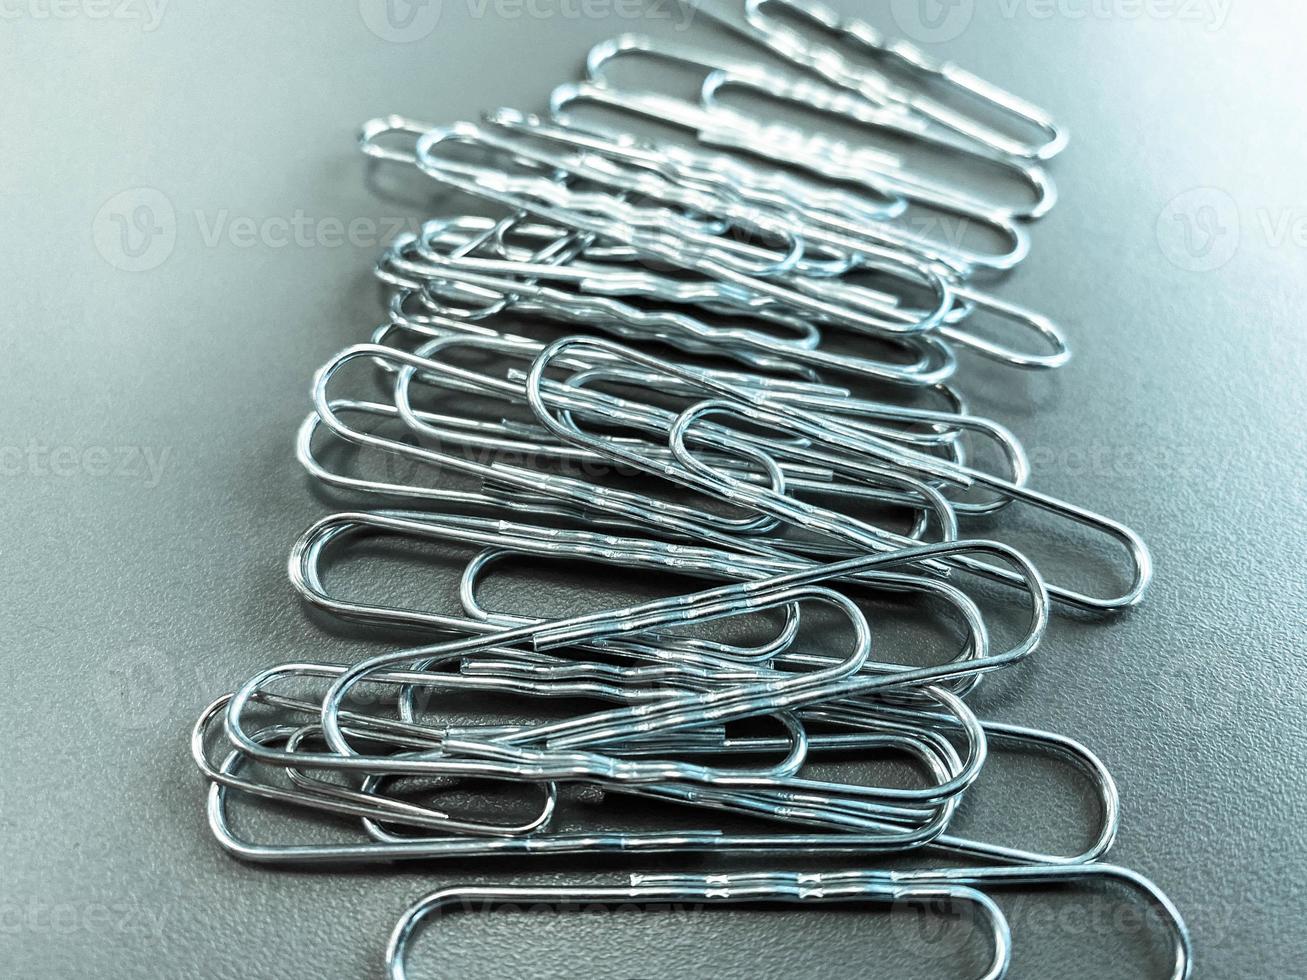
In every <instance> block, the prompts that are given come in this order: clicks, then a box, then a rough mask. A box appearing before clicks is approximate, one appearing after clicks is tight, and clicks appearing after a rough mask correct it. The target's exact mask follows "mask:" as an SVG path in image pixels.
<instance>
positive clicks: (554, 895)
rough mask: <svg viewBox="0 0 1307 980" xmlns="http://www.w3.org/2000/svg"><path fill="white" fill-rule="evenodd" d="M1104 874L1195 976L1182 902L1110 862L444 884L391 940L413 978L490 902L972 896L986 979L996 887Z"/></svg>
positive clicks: (1000, 951)
mask: <svg viewBox="0 0 1307 980" xmlns="http://www.w3.org/2000/svg"><path fill="white" fill-rule="evenodd" d="M1096 881H1104V882H1111V883H1114V884H1118V885H1124V886H1125V887H1127V888H1129V889H1130V890H1131V891H1134V892H1136V893H1138V894H1139V895H1140V896H1141V897H1142V899H1143V901H1144V902H1146V903H1147V904H1148V905H1149V906H1151V907H1152V908H1153V909H1154V910H1155V911H1156V912H1157V914H1158V916H1159V918H1160V919H1161V921H1162V923H1163V924H1164V925H1165V926H1166V927H1167V929H1168V931H1169V933H1170V936H1171V940H1172V965H1171V968H1170V970H1169V972H1168V974H1167V976H1168V980H1189V977H1191V976H1192V974H1193V947H1192V941H1191V939H1190V936H1189V929H1188V927H1187V926H1186V925H1185V922H1184V919H1183V918H1182V917H1181V915H1180V912H1179V910H1178V909H1177V908H1176V907H1175V905H1174V903H1172V902H1171V900H1170V899H1169V898H1167V896H1166V895H1165V894H1164V893H1163V892H1162V891H1161V889H1159V888H1158V887H1157V886H1156V885H1154V884H1153V883H1152V882H1151V881H1149V880H1148V879H1147V878H1144V877H1143V876H1142V875H1139V874H1137V873H1135V872H1133V871H1129V870H1127V869H1125V868H1119V867H1115V866H1113V865H1108V864H1088V865H1082V866H1080V867H1072V868H1058V867H1041V866H1032V867H1016V868H956V869H950V870H941V871H848V872H835V873H809V872H792V871H774V872H768V873H760V874H757V873H748V872H742V873H738V874H714V875H692V874H685V875H632V876H631V879H630V885H629V886H627V887H599V886H591V887H563V888H530V887H478V886H461V887H450V888H443V889H441V890H440V891H436V892H433V893H431V894H430V895H427V896H425V897H423V898H421V899H419V900H418V901H417V902H414V903H413V904H412V905H411V906H409V908H408V909H406V910H405V912H404V914H403V915H402V916H401V917H400V919H399V921H398V922H397V923H396V925H395V928H394V930H393V931H392V932H391V935H390V942H389V943H388V944H387V946H386V968H387V970H388V972H389V976H390V977H391V980H405V978H406V977H407V976H408V973H407V970H406V962H407V958H408V951H409V947H410V946H411V945H412V943H413V941H414V939H415V937H416V935H417V934H418V930H419V929H420V928H421V927H422V926H423V925H424V924H425V920H427V919H430V918H432V917H434V916H443V915H446V914H448V913H449V912H451V911H458V910H460V909H461V910H463V911H469V910H472V909H488V908H492V907H495V906H497V905H503V904H507V903H514V904H526V903H534V904H547V905H559V906H563V907H587V906H592V905H597V906H629V905H632V904H639V905H651V904H659V903H662V904H665V903H668V902H694V903H696V904H700V905H711V906H715V905H728V904H738V903H749V904H755V905H757V904H777V903H779V904H787V905H788V904H799V905H813V904H815V905H820V904H824V903H840V902H842V903H846V904H847V903H850V902H854V903H863V902H873V903H906V904H909V905H911V904H914V903H927V904H928V905H929V906H930V907H931V908H932V909H935V908H938V907H939V906H940V905H941V904H948V905H954V904H957V903H967V904H970V905H973V906H974V907H975V908H976V909H977V910H978V911H979V912H980V913H981V918H980V921H981V922H983V923H984V927H982V929H983V933H985V934H988V935H989V937H990V942H991V943H992V948H993V950H994V959H993V961H992V962H991V964H990V965H989V967H988V968H987V969H986V972H985V973H984V974H982V976H983V977H985V978H987V980H1001V978H1003V977H1005V976H1007V973H1008V969H1009V967H1010V964H1011V953H1012V940H1011V932H1010V929H1009V926H1008V923H1007V920H1006V918H1005V917H1004V915H1003V912H1002V911H1001V909H1000V908H999V907H998V905H997V904H996V903H995V902H994V901H993V899H992V898H990V897H989V895H988V894H987V892H988V890H991V889H1010V888H1018V887H1023V888H1028V887H1049V886H1055V885H1068V884H1082V883H1088V882H1096Z"/></svg>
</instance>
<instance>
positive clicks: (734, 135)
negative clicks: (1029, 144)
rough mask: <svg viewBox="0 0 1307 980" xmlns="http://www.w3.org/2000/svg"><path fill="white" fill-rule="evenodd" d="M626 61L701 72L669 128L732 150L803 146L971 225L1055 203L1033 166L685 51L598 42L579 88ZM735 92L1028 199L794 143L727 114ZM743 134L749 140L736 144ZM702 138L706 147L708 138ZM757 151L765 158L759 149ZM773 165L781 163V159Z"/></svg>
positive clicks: (801, 81)
mask: <svg viewBox="0 0 1307 980" xmlns="http://www.w3.org/2000/svg"><path fill="white" fill-rule="evenodd" d="M632 55H634V56H638V57H641V58H643V59H651V60H654V61H662V62H667V63H671V64H673V65H677V66H684V67H690V68H694V69H699V70H702V71H704V72H705V75H704V80H703V83H702V87H701V90H700V103H699V107H698V109H699V111H697V112H696V110H695V109H694V108H691V107H689V106H685V107H684V108H682V109H681V111H680V112H679V113H678V114H677V121H678V122H680V123H683V124H685V125H689V126H692V127H693V128H696V129H703V130H704V132H705V133H706V134H712V133H718V134H720V135H721V136H723V137H725V138H726V139H728V140H732V141H734V140H739V141H740V145H739V146H737V148H738V149H742V150H744V149H748V148H749V146H750V145H752V144H776V145H778V146H781V147H786V148H789V149H793V148H794V147H796V146H798V147H801V146H808V147H810V148H811V149H813V150H814V151H816V155H817V156H818V157H822V156H825V157H828V158H830V160H831V163H832V164H833V163H834V161H837V160H844V161H847V163H848V164H850V165H852V164H854V163H855V162H856V165H857V168H858V169H859V170H861V171H862V176H864V178H865V179H866V180H868V181H869V182H870V183H871V184H872V185H873V186H876V185H879V188H880V191H881V193H882V194H884V195H885V196H886V197H887V198H889V199H893V198H895V197H903V198H908V199H911V200H914V201H917V202H919V203H922V204H928V205H933V206H935V207H937V208H939V209H940V210H944V211H951V212H953V213H956V214H960V215H963V216H968V217H972V218H974V219H975V220H978V221H985V222H999V221H1002V220H1011V219H1013V218H1021V219H1026V220H1033V219H1036V218H1040V217H1043V216H1044V215H1046V214H1047V213H1048V212H1049V211H1051V210H1052V208H1053V205H1054V204H1055V203H1056V201H1057V192H1056V189H1055V188H1054V186H1053V183H1052V180H1051V179H1050V178H1049V176H1048V174H1047V172H1046V171H1045V170H1044V169H1043V168H1042V167H1040V166H1038V165H1037V164H1032V163H1030V162H1029V161H1025V160H1019V159H1015V158H1013V157H1011V156H1008V155H1006V154H1002V153H996V152H992V151H988V150H986V149H985V148H983V147H981V146H978V145H976V144H974V143H971V142H969V141H962V140H958V139H957V138H955V137H952V136H941V135H940V134H939V133H938V132H937V131H936V130H935V129H933V128H932V127H931V126H929V125H928V124H926V123H925V122H924V120H921V119H919V118H917V117H914V116H910V115H904V114H903V113H902V112H895V111H891V110H886V109H883V108H880V107H879V106H876V105H874V104H872V103H871V102H868V101H867V100H866V99H863V98H862V97H860V96H858V95H855V94H853V93H851V92H849V91H847V90H844V89H839V88H832V87H830V86H828V85H825V84H823V83H820V82H814V81H812V80H810V79H807V78H802V77H797V76H790V75H787V74H785V73H783V72H778V71H773V70H770V69H767V68H763V67H762V66H760V65H756V64H751V63H747V62H741V61H737V60H734V59H724V58H722V57H721V56H720V55H717V54H713V53H710V52H707V51H703V50H700V49H697V48H693V47H690V46H688V45H681V44H676V43H675V42H670V41H664V40H660V39H654V38H650V37H644V36H641V35H636V34H624V35H622V36H621V37H617V38H614V39H612V40H610V41H601V42H600V43H599V44H597V45H595V47H593V48H592V49H591V50H590V53H589V56H588V57H587V59H586V75H587V81H589V82H590V83H593V84H594V85H598V86H602V87H604V88H607V89H612V90H614V91H615V92H616V91H618V90H620V88H621V87H620V86H615V85H614V84H613V83H612V82H611V81H610V80H609V77H608V72H607V68H608V65H609V63H610V62H612V61H614V60H615V59H618V58H621V57H623V56H632ZM737 88H738V89H740V90H742V91H743V92H745V93H749V94H753V95H755V96H757V95H761V96H764V97H766V98H769V99H772V100H775V101H778V102H780V103H782V104H784V105H788V106H789V107H791V108H794V107H797V108H801V109H803V110H805V111H807V112H809V113H811V114H813V116H814V119H815V120H820V119H821V117H822V116H830V117H832V118H834V119H836V120H840V121H842V122H845V123H850V122H851V123H855V124H857V126H858V127H860V128H865V129H870V130H883V131H885V132H887V133H890V134H893V135H895V136H898V137H902V138H906V139H907V140H909V141H910V142H912V143H914V144H917V145H920V146H924V147H928V148H930V149H932V150H935V151H937V152H938V153H939V154H940V155H942V156H944V157H946V158H948V157H951V158H954V159H956V160H958V161H959V162H961V163H965V164H968V165H970V166H972V167H973V168H975V169H980V170H985V171H989V172H997V173H1003V174H1005V175H1006V176H1007V177H1008V178H1010V179H1013V180H1014V181H1015V182H1016V183H1018V184H1020V185H1022V186H1023V187H1024V189H1025V193H1027V194H1029V200H1028V201H1026V202H1025V203H1016V204H1005V203H1003V202H1000V201H994V200H987V199H986V198H984V197H982V196H981V195H979V194H978V193H976V192H969V191H965V190H963V189H961V188H960V187H958V186H955V185H953V184H946V183H941V182H939V181H938V180H933V179H930V178H927V177H925V176H923V175H920V174H914V173H913V172H912V171H911V170H910V169H909V168H907V167H906V166H905V164H904V161H903V160H902V159H901V158H900V157H898V156H896V155H894V154H893V153H890V152H889V151H884V150H880V149H874V148H871V147H857V148H854V147H852V146H849V145H848V144H846V143H842V142H840V141H838V140H833V139H829V138H826V139H823V138H822V137H820V136H812V137H809V138H807V139H805V138H803V137H801V136H800V130H798V129H796V128H794V127H792V126H790V125H786V124H781V123H778V122H776V121H768V122H766V123H762V122H760V121H759V122H755V121H753V120H751V119H750V118H749V117H748V116H745V115H743V114H742V113H738V112H733V111H732V110H730V109H729V108H728V106H727V104H726V102H725V100H724V99H723V98H722V96H723V93H724V92H726V91H728V90H731V89H737ZM618 97H619V98H625V99H634V100H635V101H637V102H638V100H639V95H638V94H635V93H629V92H621V93H620V95H619V96H618ZM659 98H663V99H665V98H667V97H666V96H662V97H659ZM664 104H665V105H666V104H667V103H664ZM746 133H747V134H749V135H750V137H751V138H750V139H748V140H744V139H741V137H743V136H744V135H745V134H746ZM708 139H709V140H711V136H709V137H708ZM759 152H770V151H768V150H766V149H763V150H761V151H759ZM777 159H778V160H784V159H785V157H780V158H777ZM885 217H889V216H888V215H886V216H885Z"/></svg>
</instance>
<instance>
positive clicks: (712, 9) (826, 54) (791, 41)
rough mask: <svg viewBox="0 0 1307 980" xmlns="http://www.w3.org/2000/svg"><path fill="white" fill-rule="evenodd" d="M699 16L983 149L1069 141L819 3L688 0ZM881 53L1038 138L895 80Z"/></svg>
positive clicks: (1015, 103) (1007, 97) (1058, 145)
mask: <svg viewBox="0 0 1307 980" xmlns="http://www.w3.org/2000/svg"><path fill="white" fill-rule="evenodd" d="M683 2H685V3H687V5H688V6H689V7H690V8H691V9H693V10H694V11H696V12H698V13H704V14H707V15H708V16H709V17H711V18H713V19H714V20H716V21H718V22H719V23H721V24H724V25H725V26H727V27H730V28H731V29H733V30H735V31H737V32H739V33H740V34H741V35H743V36H744V37H746V38H748V39H749V40H751V41H754V42H755V43H758V44H760V45H762V46H763V47H766V48H767V49H768V50H770V51H772V52H774V53H775V54H778V55H780V56H781V57H782V58H784V59H785V60H787V61H789V62H791V63H792V64H795V65H798V66H801V67H802V68H805V69H807V70H808V71H811V72H813V73H814V74H816V75H819V76H820V77H822V78H824V79H826V81H828V82H830V83H831V84H833V85H837V86H839V87H841V88H845V89H848V90H850V91H852V92H857V93H858V94H859V95H861V96H862V97H863V98H865V99H867V100H868V101H869V102H872V103H874V104H876V105H881V106H889V107H895V108H899V109H903V110H907V111H910V112H913V113H916V114H918V115H919V116H921V117H924V118H926V119H929V120H930V121H931V122H933V123H937V124H939V125H941V126H943V127H945V128H946V129H949V130H952V131H953V132H955V133H958V134H960V135H962V136H964V137H966V138H967V139H970V140H974V141H975V142H977V143H979V144H981V145H982V146H985V147H988V148H989V149H992V150H996V151H998V152H1000V153H1007V154H1010V155H1012V156H1017V157H1032V158H1036V159H1040V160H1049V159H1051V158H1053V157H1054V156H1056V155H1057V154H1058V153H1060V152H1062V150H1063V149H1065V148H1066V145H1067V142H1068V134H1067V132H1066V130H1065V129H1063V128H1062V127H1060V126H1058V125H1057V124H1056V123H1055V122H1054V121H1053V120H1052V118H1051V117H1050V116H1049V115H1048V114H1047V113H1046V112H1044V111H1043V110H1042V109H1039V108H1038V107H1036V106H1034V105H1032V104H1031V103H1029V102H1027V101H1025V100H1024V99H1020V98H1017V97H1016V96H1015V95H1012V94H1011V93H1009V92H1005V91H1003V90H1002V89H1000V88H998V87H997V86H995V85H992V84H990V83H989V82H987V81H985V80H984V79H982V78H979V77H977V76H976V75H973V74H972V73H971V72H969V71H967V70H966V69H964V68H960V67H959V66H957V65H955V64H953V63H952V62H939V61H936V60H934V59H933V58H931V57H930V56H929V55H927V54H926V53H925V52H923V51H922V50H921V49H920V48H918V47H916V46H915V45H913V44H909V43H908V42H907V41H903V40H894V41H890V40H887V39H886V38H885V37H884V36H883V35H882V34H881V33H880V32H879V31H878V30H876V29H875V28H874V27H872V26H871V25H870V24H867V23H865V22H863V21H860V20H852V19H847V20H846V19H844V18H842V17H841V16H840V15H839V14H838V13H837V12H836V11H834V10H832V9H831V8H830V7H827V6H826V5H825V4H821V3H817V2H815V0H683ZM768 7H778V8H781V9H783V10H784V11H785V12H786V13H788V14H790V15H791V16H793V17H796V18H798V19H802V20H805V21H807V22H808V23H809V24H811V25H812V26H813V27H814V28H816V29H818V30H823V31H826V32H829V33H830V34H831V35H833V36H834V37H835V38H836V39H838V41H839V42H840V43H841V44H842V45H844V46H845V50H858V51H860V52H861V53H862V54H864V55H865V56H866V57H864V58H863V59H861V60H860V61H859V62H858V63H857V64H854V63H853V62H852V61H850V60H849V59H848V58H846V57H845V56H844V55H843V54H841V53H840V51H839V50H838V49H837V48H836V47H834V46H833V45H825V44H819V43H816V42H814V41H812V40H810V39H809V38H808V37H807V36H805V35H803V34H800V33H799V32H798V31H796V30H794V29H793V28H791V27H789V26H787V25H786V24H784V23H781V22H780V21H778V20H777V19H776V18H774V17H773V16H772V15H771V14H769V13H768V12H767V8H768ZM876 58H884V59H886V60H888V61H890V62H892V63H893V65H894V67H895V68H897V69H900V70H904V71H907V72H910V73H913V74H915V75H917V76H918V77H919V78H921V79H922V80H924V81H938V82H942V83H944V84H947V85H951V86H953V87H954V88H955V89H956V90H957V91H958V92H960V93H963V94H965V95H966V96H968V97H971V98H974V99H976V100H977V101H978V102H980V103H981V104H983V105H985V106H986V107H987V108H988V109H990V110H993V111H995V112H1001V113H1003V114H1005V115H1006V116H1008V117H1009V118H1010V119H1012V120H1013V121H1015V122H1017V123H1019V124H1021V125H1022V126H1028V127H1030V128H1031V129H1033V130H1035V131H1037V132H1039V133H1040V134H1041V136H1042V137H1043V139H1042V140H1041V141H1040V142H1025V141H1022V140H1021V139H1019V138H1014V137H1012V136H1010V135H1008V134H1006V133H1003V132H1001V131H999V130H997V129H995V128H994V127H992V126H989V125H986V124H985V123H983V122H981V121H980V120H979V119H977V118H976V117H974V116H970V115H967V114H965V113H963V112H960V111H958V110H956V109H953V108H951V107H950V106H948V105H946V104H944V103H942V102H940V101H938V100H937V99H933V98H931V97H929V96H927V95H925V94H924V93H922V92H914V91H912V90H910V89H908V88H906V87H904V86H902V85H898V84H895V83H894V82H893V81H891V79H890V77H889V76H888V75H887V74H885V73H883V72H881V71H879V70H877V69H876V68H874V67H872V65H871V64H869V63H868V61H869V60H874V59H876Z"/></svg>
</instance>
